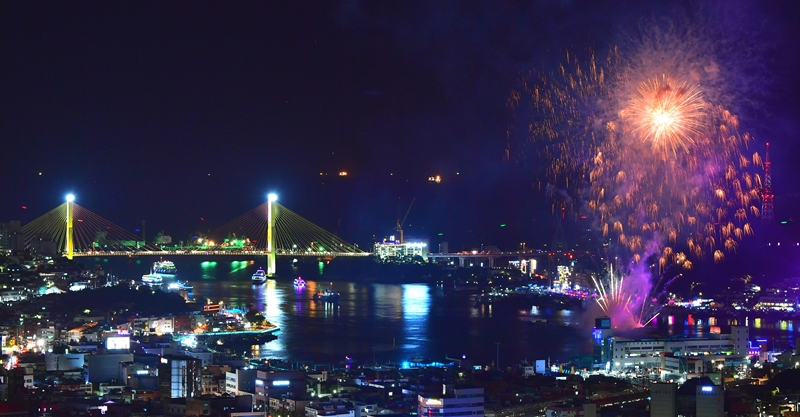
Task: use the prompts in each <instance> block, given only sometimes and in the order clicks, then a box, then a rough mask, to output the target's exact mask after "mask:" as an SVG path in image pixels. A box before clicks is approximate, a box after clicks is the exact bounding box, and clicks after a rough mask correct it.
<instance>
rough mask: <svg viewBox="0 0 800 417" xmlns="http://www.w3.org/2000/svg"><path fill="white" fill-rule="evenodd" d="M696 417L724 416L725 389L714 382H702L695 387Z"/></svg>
mask: <svg viewBox="0 0 800 417" xmlns="http://www.w3.org/2000/svg"><path fill="white" fill-rule="evenodd" d="M695 390H696V391H695V392H696V400H695V401H696V402H697V403H696V404H697V409H696V410H697V411H696V414H695V416H696V417H722V416H724V415H725V389H724V388H723V387H722V386H718V385H714V384H709V383H705V384H700V385H698V386H696V387H695Z"/></svg>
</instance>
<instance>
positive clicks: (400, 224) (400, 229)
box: [397, 197, 417, 243]
mask: <svg viewBox="0 0 800 417" xmlns="http://www.w3.org/2000/svg"><path fill="white" fill-rule="evenodd" d="M416 200H417V198H416V197H414V198H413V199H411V204H409V205H408V210H406V215H405V216H404V217H403V221H400V219H397V235H398V236H399V237H400V243H405V238H404V237H403V225H404V224H406V219H407V218H408V213H410V212H411V207H412V206H413V205H414V201H416Z"/></svg>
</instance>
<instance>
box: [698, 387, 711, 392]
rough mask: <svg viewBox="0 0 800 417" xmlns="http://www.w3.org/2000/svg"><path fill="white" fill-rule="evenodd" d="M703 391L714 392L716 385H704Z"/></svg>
mask: <svg viewBox="0 0 800 417" xmlns="http://www.w3.org/2000/svg"><path fill="white" fill-rule="evenodd" d="M700 389H701V390H703V392H712V391H714V387H702V388H700Z"/></svg>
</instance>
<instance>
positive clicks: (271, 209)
mask: <svg viewBox="0 0 800 417" xmlns="http://www.w3.org/2000/svg"><path fill="white" fill-rule="evenodd" d="M267 200H268V201H269V204H267V275H268V276H270V277H271V276H273V275H275V217H276V216H277V214H278V213H277V203H275V202H276V201H278V196H277V195H276V194H272V193H270V194H269V195H268V196H267Z"/></svg>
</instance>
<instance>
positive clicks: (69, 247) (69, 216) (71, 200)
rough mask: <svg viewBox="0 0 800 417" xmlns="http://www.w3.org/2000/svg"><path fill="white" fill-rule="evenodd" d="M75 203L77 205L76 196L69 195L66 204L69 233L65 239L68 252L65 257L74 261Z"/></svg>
mask: <svg viewBox="0 0 800 417" xmlns="http://www.w3.org/2000/svg"><path fill="white" fill-rule="evenodd" d="M74 203H75V196H74V195H72V194H68V195H67V203H66V207H67V217H66V220H67V233H66V235H65V238H66V240H65V243H66V244H65V245H64V246H65V247H64V251H65V252H66V253H65V255H66V257H67V259H72V257H73V255H74V253H75V245H74V243H73V241H72V211H73V207H74V206H75V204H74Z"/></svg>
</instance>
